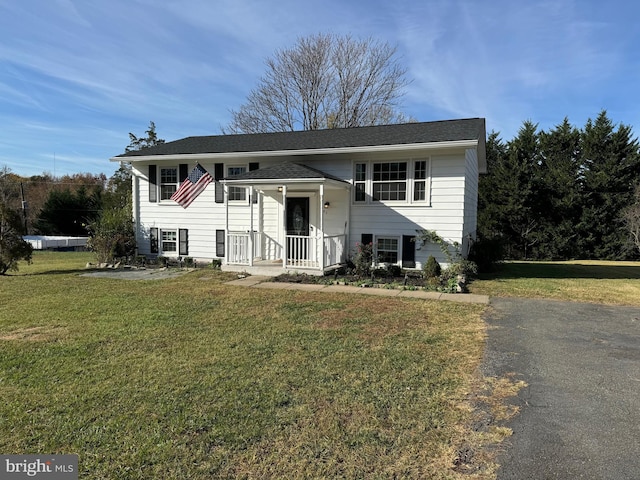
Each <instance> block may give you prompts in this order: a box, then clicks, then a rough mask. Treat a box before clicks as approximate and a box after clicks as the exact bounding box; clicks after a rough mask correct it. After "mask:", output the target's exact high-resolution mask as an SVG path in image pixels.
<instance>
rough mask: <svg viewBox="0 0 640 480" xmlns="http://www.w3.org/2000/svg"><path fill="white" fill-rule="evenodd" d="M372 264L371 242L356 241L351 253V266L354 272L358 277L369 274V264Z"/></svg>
mask: <svg viewBox="0 0 640 480" xmlns="http://www.w3.org/2000/svg"><path fill="white" fill-rule="evenodd" d="M372 264H373V243H368V244H364V243H359V242H357V243H356V248H355V252H354V254H353V267H354V270H355V274H356V275H357V276H359V277H368V276H369V275H371V265H372Z"/></svg>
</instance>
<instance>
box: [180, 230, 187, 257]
mask: <svg viewBox="0 0 640 480" xmlns="http://www.w3.org/2000/svg"><path fill="white" fill-rule="evenodd" d="M178 249H179V252H178V255H189V230H187V229H186V228H181V229H179V230H178Z"/></svg>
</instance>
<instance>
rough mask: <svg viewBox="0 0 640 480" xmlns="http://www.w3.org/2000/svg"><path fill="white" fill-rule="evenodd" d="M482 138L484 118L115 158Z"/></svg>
mask: <svg viewBox="0 0 640 480" xmlns="http://www.w3.org/2000/svg"><path fill="white" fill-rule="evenodd" d="M484 135H485V121H484V119H483V118H468V119H462V120H443V121H438V122H421V123H418V122H416V123H403V124H396V125H378V126H373V127H357V128H336V129H329V130H310V131H299V132H279V133H255V134H243V135H213V136H204V137H187V138H183V139H182V140H176V141H173V142H167V143H163V144H160V145H156V146H154V147H149V148H145V149H142V150H138V151H134V152H128V153H123V154H122V155H118V156H117V158H120V157H138V156H151V155H189V154H203V153H211V154H216V153H235V152H238V153H245V152H246V153H249V152H277V151H287V150H315V149H331V148H348V147H368V146H377V145H404V144H407V145H408V144H415V143H432V142H447V141H456V140H479V139H480V137H482V138H483V140H484Z"/></svg>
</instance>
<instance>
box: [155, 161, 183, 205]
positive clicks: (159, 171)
mask: <svg viewBox="0 0 640 480" xmlns="http://www.w3.org/2000/svg"><path fill="white" fill-rule="evenodd" d="M171 168H173V169H175V171H176V183H162V170H168V169H171ZM163 185H175V186H176V191H177V190H178V189H179V188H180V168H179V167H178V165H168V166H158V183H157V185H156V188H157V189H158V203H159V204H165V205H166V204H169V205H175V204H176V203H175V202H174V201H173V200H171V199H170V198H164V199H163V198H162V186H163Z"/></svg>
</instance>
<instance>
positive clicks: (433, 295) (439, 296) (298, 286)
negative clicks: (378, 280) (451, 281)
mask: <svg viewBox="0 0 640 480" xmlns="http://www.w3.org/2000/svg"><path fill="white" fill-rule="evenodd" d="M270 279H271V277H265V276H260V275H251V276H247V277H245V278H240V279H238V280H233V281H231V282H227V285H235V286H240V287H250V288H266V289H272V290H303V291H306V292H326V293H360V294H364V295H376V296H380V297H401V298H422V299H425V300H447V301H450V302H459V303H478V304H484V305H488V304H489V296H488V295H474V294H470V293H439V292H426V291H424V290H399V289H388V288H365V287H354V286H351V285H319V284H313V283H311V284H308V283H285V282H270V281H269V280H270Z"/></svg>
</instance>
